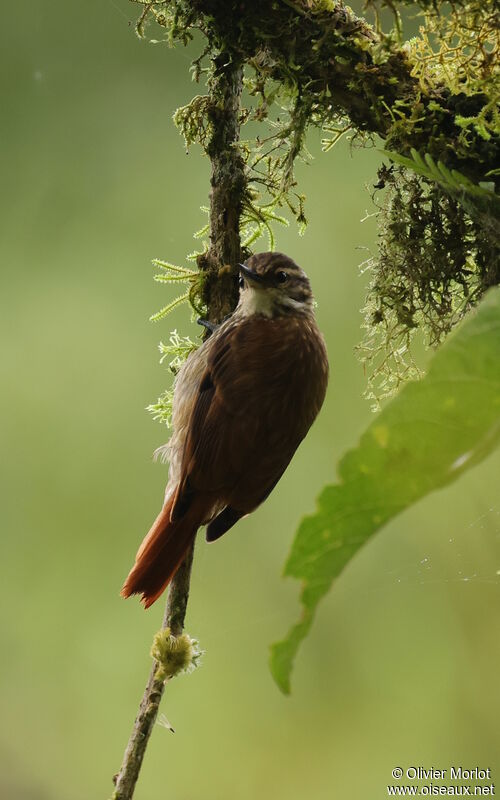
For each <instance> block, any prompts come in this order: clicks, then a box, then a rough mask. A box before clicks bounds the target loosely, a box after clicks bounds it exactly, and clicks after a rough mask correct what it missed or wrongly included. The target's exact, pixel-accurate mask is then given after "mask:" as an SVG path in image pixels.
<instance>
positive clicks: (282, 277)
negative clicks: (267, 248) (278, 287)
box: [276, 272, 288, 283]
mask: <svg viewBox="0 0 500 800" xmlns="http://www.w3.org/2000/svg"><path fill="white" fill-rule="evenodd" d="M276 280H277V281H278V283H286V281H287V280H288V273H287V272H277V273H276Z"/></svg>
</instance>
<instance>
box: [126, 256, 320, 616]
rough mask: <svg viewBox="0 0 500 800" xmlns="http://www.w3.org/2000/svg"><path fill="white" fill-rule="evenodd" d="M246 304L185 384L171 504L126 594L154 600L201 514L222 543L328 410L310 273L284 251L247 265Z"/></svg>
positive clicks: (177, 412) (194, 357)
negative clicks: (220, 538) (318, 419)
mask: <svg viewBox="0 0 500 800" xmlns="http://www.w3.org/2000/svg"><path fill="white" fill-rule="evenodd" d="M239 267H240V297H239V302H238V306H237V308H236V310H235V311H234V313H233V314H232V315H231V316H230V317H229V318H228V319H226V320H225V321H224V322H223V323H222V324H221V325H219V326H218V327H216V328H214V331H213V333H212V336H210V338H209V339H207V340H206V341H205V342H204V343H203V344H202V346H201V347H200V348H199V349H198V350H196V351H195V352H193V353H192V354H191V355H190V356H189V358H188V359H187V361H186V362H185V363H184V364H183V366H182V368H181V369H180V371H179V373H178V375H177V378H176V381H175V389H174V402H173V414H172V427H173V434H172V437H171V439H170V441H169V442H168V444H167V445H164V446H163V447H161V448H159V450H158V451H157V454H159V455H160V456H161V458H162V460H164V461H166V460H168V461H169V462H170V475H169V481H168V485H167V488H166V492H165V501H164V504H163V508H162V510H161V511H160V513H159V515H158V517H157V518H156V520H155V521H154V523H153V526H152V528H151V530H150V531H149V533H148V534H147V536H146V538H145V539H144V541H143V543H142V544H141V546H140V548H139V551H138V553H137V556H136V560H135V564H134V566H133V568H132V570H131V572H130V574H129V576H128V577H127V580H126V581H125V584H124V586H123V588H122V592H121V593H122V595H123V597H129V596H130V595H132V594H139V593H140V594H142V598H141V599H142V602H143V603H144V606H145V607H146V608H148V607H149V606H150V605H151V604H152V603H154V601H155V600H157V599H158V597H159V596H160V595H161V593H162V592H163V590H164V589H165V587H166V586H167V585H168V583H169V581H170V580H171V579H172V577H173V576H174V575H175V572H176V571H177V569H178V567H179V566H180V564H181V563H182V560H183V558H184V555H185V553H186V551H187V550H188V548H189V546H190V544H191V543H192V542H193V540H194V538H195V536H196V532H197V530H198V528H199V527H200V526H201V525H207V526H208V527H207V532H206V538H207V541H209V542H213V541H215V539H218V538H219V537H220V536H222V534H223V533H225V532H226V531H228V530H229V528H231V527H232V526H233V525H234V524H235V522H237V521H238V520H239V519H240V518H241V517H243V516H245V515H246V514H249V513H250V512H251V511H254V509H256V508H257V506H259V505H260V504H261V503H262V502H263V501H264V500H265V499H266V497H267V496H268V495H269V494H270V493H271V491H272V490H273V489H274V487H275V486H276V484H277V483H278V481H279V479H280V478H281V476H282V475H283V473H284V471H285V469H286V468H287V466H288V464H289V463H290V460H291V458H292V456H293V454H294V453H295V450H296V449H297V447H298V446H299V444H300V442H301V441H302V439H303V438H304V436H305V435H306V433H307V431H308V430H309V428H310V426H311V425H312V423H313V421H314V419H315V417H316V415H317V414H318V412H319V410H320V408H321V406H322V404H323V400H324V397H325V392H326V386H327V382H328V359H327V354H326V349H325V343H324V340H323V337H322V335H321V333H320V332H319V330H318V327H317V325H316V321H315V318H314V301H313V296H312V293H311V286H310V283H309V280H308V278H307V275H306V274H305V272H304V271H303V270H302V269H301V268H300V267H299V266H298V265H297V264H296V263H295V262H294V261H292V259H291V258H288V257H287V256H285V255H283V254H282V253H260V254H258V255H254V256H252V257H251V258H249V259H248V261H247V262H246V263H245V264H240V265H239Z"/></svg>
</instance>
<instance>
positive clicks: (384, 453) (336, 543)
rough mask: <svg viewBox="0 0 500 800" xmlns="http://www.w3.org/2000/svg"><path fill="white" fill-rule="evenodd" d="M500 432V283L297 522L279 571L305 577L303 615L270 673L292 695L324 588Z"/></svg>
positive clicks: (278, 648) (274, 651)
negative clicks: (295, 669) (304, 643)
mask: <svg viewBox="0 0 500 800" xmlns="http://www.w3.org/2000/svg"><path fill="white" fill-rule="evenodd" d="M499 439H500V288H495V289H491V290H490V291H489V292H488V293H487V294H486V296H485V298H484V299H483V301H482V302H481V304H480V306H479V307H478V309H477V310H476V311H475V312H471V314H470V315H469V316H468V317H467V319H466V320H464V321H463V322H462V323H461V324H460V325H459V326H458V327H457V328H456V330H455V331H454V332H453V333H451V334H450V335H449V337H448V339H447V340H446V342H445V344H444V345H442V347H441V348H440V349H439V350H438V351H437V353H436V354H435V356H434V357H433V359H432V361H431V364H430V368H429V370H428V373H427V375H426V376H425V377H424V378H423V379H422V380H420V381H417V382H414V383H409V384H407V385H406V386H405V387H404V388H403V389H402V390H401V392H400V393H399V394H398V396H397V397H396V398H395V399H394V400H393V401H392V402H390V403H388V405H387V406H386V407H385V408H384V410H383V411H382V412H380V413H379V414H378V415H377V417H376V418H375V419H374V421H373V422H372V424H371V425H370V426H369V427H368V428H367V430H366V431H365V432H364V434H363V435H362V437H361V439H360V442H359V444H358V446H357V447H356V448H355V449H354V450H351V451H349V452H347V453H346V454H345V455H344V457H343V458H342V459H341V461H340V465H339V470H338V472H339V481H338V482H337V483H336V484H334V485H331V486H326V487H325V488H324V489H323V491H322V492H321V494H320V496H319V499H318V505H317V511H316V513H315V514H313V515H312V516H309V517H306V518H305V519H304V520H303V521H302V523H301V524H300V526H299V529H298V531H297V534H296V537H295V540H294V542H293V545H292V550H291V553H290V556H289V558H288V561H287V563H286V566H285V575H290V576H292V577H294V578H297V579H298V580H301V581H302V582H303V589H302V595H301V602H302V605H303V614H302V618H301V620H300V621H299V622H298V623H297V624H296V625H294V626H293V627H292V628H291V630H290V631H289V633H288V635H287V636H286V637H285V639H284V640H283V641H281V642H278V643H277V644H274V645H273V646H272V648H271V671H272V674H273V676H274V679H275V680H276V682H277V684H278V686H279V687H280V689H282V691H283V692H285V693H286V694H287V693H289V692H290V673H291V670H292V666H293V662H294V659H295V655H296V653H297V650H298V647H299V645H300V643H301V641H302V640H303V639H304V637H305V636H306V635H307V633H308V631H309V629H310V627H311V624H312V622H313V619H314V613H315V611H316V607H317V605H318V603H319V601H320V599H321V598H322V597H323V595H324V594H325V593H326V592H327V591H328V590H329V589H330V587H331V585H332V582H333V580H334V578H336V577H337V576H338V575H339V574H340V573H341V571H342V570H343V568H344V567H345V566H346V564H348V562H349V561H350V559H351V558H352V557H353V556H354V555H355V554H356V553H357V552H358V550H359V549H360V547H361V546H362V545H363V544H365V542H366V541H367V540H368V539H369V538H370V537H371V536H373V534H374V533H375V532H376V531H377V530H379V529H380V528H381V527H382V526H383V525H385V524H386V523H387V522H389V520H391V519H393V518H394V517H395V516H396V515H397V514H399V513H400V512H401V511H403V510H404V509H406V508H408V507H409V506H411V505H412V504H413V503H415V502H416V501H417V500H419V499H420V498H422V497H424V496H425V495H427V494H428V493H429V492H432V491H435V490H436V489H439V488H441V487H443V486H445V485H446V484H449V483H451V482H452V481H454V480H456V479H457V478H458V477H459V476H460V475H461V474H462V473H463V472H465V471H466V470H467V469H470V468H471V467H472V466H473V465H475V464H477V463H479V462H480V461H481V460H482V459H483V458H485V456H486V455H487V454H488V453H490V452H491V451H492V450H493V448H494V447H495V446H496V444H497V443H498V440H499Z"/></svg>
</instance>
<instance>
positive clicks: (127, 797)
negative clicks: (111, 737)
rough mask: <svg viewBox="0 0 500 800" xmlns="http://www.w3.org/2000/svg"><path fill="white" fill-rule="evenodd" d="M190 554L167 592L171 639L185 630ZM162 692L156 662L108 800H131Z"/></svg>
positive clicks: (166, 623) (165, 620)
mask: <svg viewBox="0 0 500 800" xmlns="http://www.w3.org/2000/svg"><path fill="white" fill-rule="evenodd" d="M193 551H194V543H193V545H192V546H191V547H190V549H189V551H188V553H187V555H186V558H185V559H184V561H183V563H182V564H181V566H180V567H179V569H178V570H177V572H176V573H175V576H174V578H173V579H172V582H171V584H170V589H169V592H168V598H167V605H166V607H165V614H164V616H163V623H162V630H164V629H165V628H170V630H171V633H172V634H173V635H174V636H180V634H181V633H182V630H183V628H184V618H185V616H186V607H187V602H188V597H189V582H190V576H191V566H192V563H193ZM164 690H165V681H164V679H163V676H162V672H161V666H160V665H159V664H158V662H157V661H154V663H153V666H152V667H151V673H150V675H149V680H148V683H147V686H146V688H145V690H144V694H143V696H142V700H141V704H140V706H139V711H138V713H137V717H136V720H135V722H134V727H133V729H132V733H131V735H130V739H129V741H128V744H127V748H126V750H125V755H124V756H123V763H122V766H121V769H120V772H119V773H118V775H116V776H115V778H114V781H115V791H114V792H113V795H112V799H111V800H131V798H132V797H133V794H134V789H135V784H136V782H137V778H138V777H139V772H140V769H141V766H142V760H143V758H144V754H145V752H146V747H147V746H148V741H149V737H150V736H151V732H152V730H153V727H154V724H155V722H156V717H157V716H158V709H159V707H160V701H161V698H162V696H163V692H164Z"/></svg>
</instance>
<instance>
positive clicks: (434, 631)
mask: <svg viewBox="0 0 500 800" xmlns="http://www.w3.org/2000/svg"><path fill="white" fill-rule="evenodd" d="M136 11H137V8H136V7H135V6H132V5H131V4H129V3H128V2H126V0H105V1H104V2H102V0H101V2H98V0H88V1H87V2H82V0H80V1H79V2H78V1H77V2H73V3H67V2H63V0H52V2H50V0H49V1H48V2H45V3H43V4H42V3H36V4H35V3H17V4H7V3H4V4H2V22H3V25H2V33H1V36H2V40H3V41H2V48H1V56H0V57H1V59H2V65H1V71H0V76H1V77H0V80H1V82H2V119H1V123H0V136H1V147H0V158H1V161H2V170H1V173H2V199H1V202H2V208H1V217H0V218H1V223H2V228H3V231H2V237H1V259H2V273H1V274H2V291H1V305H2V309H1V314H0V330H1V336H0V342H1V345H0V346H1V349H2V355H1V365H2V386H3V388H2V392H1V404H2V421H3V425H2V460H1V470H2V474H1V486H2V518H3V535H2V543H3V551H2V559H1V566H0V569H1V588H2V603H1V609H0V614H1V642H2V648H1V652H2V656H1V689H0V690H1V709H2V712H1V723H0V796H1V797H2V798H4V797H5V798H9V800H22V799H24V800H28V798H29V800H84V798H85V800H88V798H106V797H107V796H108V795H109V794H110V793H111V790H112V784H111V777H112V775H113V774H114V772H116V771H117V770H118V768H119V766H120V763H121V758H122V754H123V749H124V746H125V744H126V741H127V738H128V735H129V731H130V727H131V724H132V722H133V718H134V715H135V712H136V708H137V704H138V701H139V698H140V695H141V693H142V690H143V685H144V683H145V680H146V677H147V673H148V670H149V663H150V661H149V656H148V651H149V646H150V643H151V639H152V635H153V633H154V632H155V631H156V630H157V628H158V627H159V624H160V620H161V616H162V606H163V602H161V603H159V604H157V605H155V606H154V607H153V608H152V609H151V610H150V611H149V612H148V613H145V612H144V611H143V610H142V607H141V606H140V605H139V603H138V602H137V601H135V600H132V601H128V602H125V601H123V600H121V599H120V598H119V596H118V592H119V588H120V585H121V583H122V580H123V578H124V576H125V575H126V573H127V571H128V569H129V567H130V565H131V562H132V560H133V557H134V554H135V551H136V548H137V545H138V543H139V541H140V540H141V538H142V536H143V534H144V533H145V532H146V530H147V529H148V527H149V524H150V522H151V520H152V519H153V517H154V516H155V515H156V513H157V511H158V509H159V507H160V504H161V501H162V493H163V486H164V483H165V478H166V471H165V468H164V467H161V466H159V465H154V464H153V463H152V460H151V453H152V451H153V449H154V448H155V447H157V446H158V445H159V444H161V443H162V442H163V441H165V440H166V438H167V432H166V430H165V429H163V428H162V427H161V426H160V425H158V423H155V422H153V421H152V419H151V418H150V417H149V415H148V414H146V413H145V411H144V410H143V409H144V407H145V406H146V405H147V404H148V403H149V402H151V401H152V400H154V399H155V398H156V397H157V396H158V394H159V393H160V392H161V391H162V389H163V388H164V387H165V385H166V380H167V374H166V371H165V369H164V368H163V367H160V366H159V364H158V354H157V351H156V345H157V342H158V341H159V340H160V339H164V340H166V339H167V338H168V333H169V330H170V329H171V328H174V327H177V328H178V329H179V331H180V332H181V333H190V334H191V335H193V334H194V333H196V331H194V329H193V328H192V327H191V325H190V322H189V314H188V312H187V311H186V310H185V309H184V310H181V311H179V313H178V314H177V315H176V316H175V317H173V318H169V319H167V320H166V321H165V322H162V323H159V324H158V325H156V326H154V325H152V324H149V323H148V321H147V320H148V316H149V315H150V314H151V313H152V312H153V311H155V310H157V309H158V308H160V307H161V306H162V305H163V304H165V302H166V301H167V300H168V298H169V296H170V295H168V290H167V289H165V288H164V287H161V286H159V285H157V284H154V283H153V281H152V280H151V274H152V273H151V268H150V259H151V258H153V257H161V258H166V259H168V260H172V261H173V262H174V263H175V262H178V263H185V260H184V257H185V254H186V253H187V252H189V251H190V250H191V249H192V248H193V241H192V238H191V237H192V232H193V231H194V230H196V229H198V228H199V227H201V225H202V224H203V223H204V217H203V215H202V214H201V212H200V211H199V206H200V205H201V204H206V202H207V192H208V165H207V162H206V160H204V159H203V158H202V157H201V155H200V153H199V151H198V150H197V149H196V148H193V150H192V151H191V152H190V154H189V156H186V155H185V152H184V147H183V143H182V141H181V138H180V136H179V135H178V133H177V131H176V130H175V129H174V126H173V124H172V122H171V116H172V113H173V111H174V110H175V108H176V107H177V106H179V105H181V104H184V103H186V102H187V101H188V100H189V98H190V97H191V96H192V94H193V92H194V91H196V89H195V87H194V86H193V85H192V84H191V82H190V77H189V72H188V68H189V64H190V60H191V56H192V52H191V53H190V52H189V51H186V50H183V49H182V48H180V49H178V50H175V51H172V50H168V49H167V48H166V47H165V46H163V45H156V46H154V45H148V44H146V43H144V42H140V41H139V40H138V39H137V38H136V37H135V35H134V32H133V27H131V26H130V25H129V20H132V19H134V18H135V15H136ZM310 146H311V150H312V152H313V154H314V155H315V156H316V158H315V161H314V162H313V163H312V165H311V166H308V167H305V166H304V167H301V168H300V169H299V176H300V179H301V182H302V183H301V186H302V188H303V189H304V191H305V192H306V194H307V195H308V205H307V210H308V216H309V218H310V225H309V228H308V230H307V233H306V235H305V237H303V238H299V236H298V234H297V230H296V228H295V227H293V226H291V227H290V228H289V229H288V230H286V231H279V232H278V247H279V249H282V250H284V251H285V252H287V253H289V254H290V255H292V256H293V257H294V258H296V259H297V261H298V262H299V263H300V264H302V265H303V266H304V267H305V268H306V269H307V271H308V272H309V274H310V275H311V278H312V281H313V286H314V289H315V293H316V296H317V298H318V302H319V307H318V316H319V321H320V325H321V327H322V329H323V330H324V332H325V335H326V338H327V343H328V347H329V353H330V359H331V364H332V380H331V384H330V388H329V394H328V399H327V402H326V404H325V407H324V410H323V412H322V414H321V417H320V419H319V421H318V423H317V424H316V425H315V426H314V428H313V430H312V431H311V433H310V435H309V437H308V439H307V440H306V441H305V442H304V444H303V445H302V447H301V448H300V451H299V453H298V454H297V456H296V458H295V460H294V462H293V464H292V466H291V467H290V468H289V470H288V471H287V473H286V475H285V477H284V478H283V480H282V481H281V483H280V484H279V487H278V488H277V490H276V491H275V492H274V493H273V495H272V496H271V497H270V499H269V500H268V501H267V503H266V504H265V505H264V506H263V507H262V508H261V509H260V510H259V511H258V512H257V513H255V514H254V515H253V516H252V517H251V518H249V519H246V520H244V521H242V522H241V523H240V524H239V525H238V527H237V529H235V530H234V532H232V533H231V534H230V535H228V536H227V537H224V538H223V539H222V540H221V541H220V542H218V543H217V544H215V545H212V546H207V545H205V543H204V541H203V540H202V537H201V536H200V538H199V543H198V547H197V553H196V560H195V567H194V574H193V585H192V594H191V600H190V605H189V612H188V619H187V629H188V631H189V632H190V633H191V634H192V635H194V636H196V637H199V639H200V642H201V645H202V647H203V648H204V649H205V650H206V654H205V656H204V659H203V666H202V668H201V669H199V670H197V671H196V672H195V673H193V674H192V675H191V676H189V677H187V678H185V677H184V678H180V679H178V680H176V681H174V682H173V683H172V684H171V685H170V686H169V687H168V689H167V692H166V696H165V698H164V701H163V705H162V712H164V713H165V714H166V716H167V717H168V719H169V720H170V722H171V723H172V725H173V726H174V728H175V729H176V734H175V735H174V736H173V735H172V734H171V733H169V732H168V731H167V730H165V729H164V728H162V727H160V726H158V727H157V728H156V729H155V732H154V736H153V739H152V742H151V745H150V748H149V750H148V753H147V756H146V760H145V764H144V770H143V773H142V776H141V780H140V784H139V786H138V790H137V795H136V796H137V798H138V800H153V799H154V798H175V799H176V800H206V799H207V798H208V800H232V799H233V798H235V797H236V798H241V800H249V799H250V798H252V799H253V798H257V797H258V798H262V800H270V799H271V798H273V800H285V798H286V799H287V800H295V799H296V798H302V797H304V796H307V797H312V798H315V800H327V798H328V799H330V798H333V797H336V798H337V797H338V798H350V799H352V800H358V799H364V798H367V799H368V800H372V798H379V797H380V798H383V797H385V796H386V794H387V793H386V786H387V784H388V783H391V782H392V781H391V779H390V772H391V770H392V768H393V767H395V766H401V767H403V768H406V767H407V766H411V765H415V766H418V765H422V766H424V767H426V768H428V767H431V766H434V767H436V768H448V767H449V766H450V765H451V764H455V765H460V764H461V765H462V766H466V767H471V766H476V765H478V766H480V767H484V768H486V767H490V768H491V769H492V770H493V773H494V774H493V777H494V778H495V772H496V773H497V775H498V774H500V773H499V772H498V770H499V767H500V763H499V761H500V759H499V751H498V739H499V737H498V718H499V715H500V699H499V693H498V688H497V687H498V677H497V672H498V668H497V663H498V659H499V656H500V642H499V636H498V618H499V612H500V576H499V574H497V569H498V567H499V566H500V564H499V561H500V558H499V556H500V503H499V499H498V474H499V466H500V458H499V456H498V454H497V455H494V456H492V457H490V458H489V459H488V460H487V461H486V462H484V463H483V464H482V465H481V466H480V467H479V468H476V469H475V470H473V471H472V472H471V473H470V474H468V475H466V476H464V477H462V478H461V479H460V481H459V482H458V483H457V484H455V485H454V486H452V487H450V488H448V489H446V490H445V491H442V492H440V493H438V494H435V495H433V496H431V497H429V498H427V499H426V500H425V501H423V502H421V503H420V504H418V505H417V506H416V507H415V508H413V509H412V510H411V511H410V512H408V513H405V514H404V515H402V516H400V517H399V518H398V519H396V521H395V522H393V523H392V524H391V525H390V526H389V527H387V528H386V529H384V530H383V531H382V532H381V533H380V534H378V535H377V537H376V538H375V539H374V540H373V541H372V542H371V543H370V544H369V545H368V546H366V547H365V548H364V550H363V551H362V552H361V554H360V555H359V556H358V557H357V558H356V559H355V560H354V561H353V562H352V564H351V565H350V566H349V567H348V569H347V570H346V571H345V573H344V574H343V575H342V577H341V578H340V580H338V582H337V584H336V585H335V588H334V590H333V592H332V593H331V594H330V596H329V597H328V599H327V600H326V602H324V603H323V604H322V606H321V610H320V613H319V615H318V619H317V622H316V624H315V626H314V630H313V633H312V635H311V637H310V638H309V639H308V641H307V643H306V645H305V647H304V648H303V650H302V651H301V653H300V656H299V659H298V662H297V667H296V671H295V674H294V680H293V695H292V697H291V698H285V697H283V696H282V695H281V694H280V693H279V691H278V690H277V688H276V686H275V685H274V684H273V682H272V679H271V676H270V673H269V671H268V665H267V660H268V645H269V643H270V642H272V641H273V640H276V639H277V638H279V637H280V636H281V635H282V634H283V633H284V631H285V629H286V628H287V626H288V624H289V623H290V622H291V621H292V620H294V619H295V617H296V614H297V612H298V603H297V597H298V589H299V587H298V586H297V585H295V584H294V583H293V582H292V581H283V580H282V579H281V577H280V576H281V570H282V565H283V563H284V560H285V558H286V555H287V552H288V549H289V546H290V542H291V539H292V535H293V533H294V530H295V528H296V525H297V522H298V520H299V519H300V517H301V515H303V514H304V513H307V512H310V511H311V510H312V509H313V508H314V498H315V495H316V494H317V493H318V491H319V490H320V488H321V487H322V486H323V485H324V484H325V483H326V482H328V481H332V480H333V479H334V476H335V464H336V462H337V460H338V458H339V456H340V455H341V454H342V452H343V451H344V450H345V449H346V448H347V447H349V446H350V445H353V444H354V443H355V442H356V440H357V437H358V435H359V433H360V432H361V431H362V429H363V427H364V426H365V425H366V424H367V422H368V421H369V419H370V417H371V413H370V410H369V405H368V403H367V402H366V401H365V400H363V399H362V392H363V388H364V385H365V377H364V375H363V371H362V367H361V366H360V364H359V362H358V361H357V360H356V357H355V356H354V353H353V348H354V346H355V345H356V344H357V343H358V342H359V340H360V336H361V333H360V324H361V316H360V313H359V309H360V307H361V305H362V301H363V296H364V292H365V285H366V280H367V276H366V275H363V276H361V275H360V271H359V266H358V265H359V264H360V262H361V261H363V260H364V259H365V258H366V256H367V254H368V252H367V250H363V249H360V248H368V250H371V251H373V250H374V248H375V244H376V227H375V222H374V220H373V219H369V220H368V221H367V222H365V223H363V224H360V220H361V218H362V217H364V216H365V211H366V210H367V209H368V210H370V211H371V210H372V207H371V205H370V199H369V194H368V192H367V191H366V188H365V186H366V184H369V183H370V182H372V183H373V181H374V174H375V170H376V166H377V164H378V161H379V156H378V155H377V153H376V151H374V150H363V151H356V152H355V153H354V154H352V155H351V153H350V152H349V149H348V147H347V145H346V144H340V145H339V146H338V147H337V148H335V149H334V151H332V153H330V154H328V155H322V154H321V153H320V148H319V136H312V137H311V142H310ZM262 248H263V249H265V245H262Z"/></svg>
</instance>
